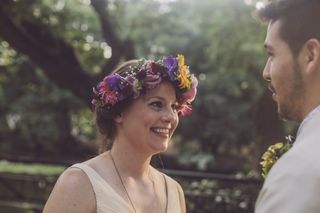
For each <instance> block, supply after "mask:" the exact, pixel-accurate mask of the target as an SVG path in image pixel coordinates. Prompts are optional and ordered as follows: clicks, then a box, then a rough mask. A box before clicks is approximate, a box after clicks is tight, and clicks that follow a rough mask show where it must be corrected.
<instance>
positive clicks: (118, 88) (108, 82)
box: [92, 55, 198, 116]
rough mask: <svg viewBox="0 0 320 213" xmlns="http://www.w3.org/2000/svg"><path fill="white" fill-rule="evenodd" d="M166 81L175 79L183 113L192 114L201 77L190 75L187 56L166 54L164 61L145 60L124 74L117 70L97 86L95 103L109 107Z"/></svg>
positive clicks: (94, 94)
mask: <svg viewBox="0 0 320 213" xmlns="http://www.w3.org/2000/svg"><path fill="white" fill-rule="evenodd" d="M163 80H168V81H169V82H171V83H172V84H173V85H174V87H175V89H176V90H177V91H178V92H179V94H181V95H180V96H179V100H178V103H179V106H180V109H179V113H180V114H181V115H183V116H184V115H188V114H190V113H191V102H192V101H193V100H194V98H195V96H196V92H197V85H198V80H197V79H196V77H195V76H194V75H192V74H190V71H189V67H188V66H187V65H185V64H184V56H183V55H178V56H177V57H173V56H166V57H164V58H163V59H162V60H160V61H152V60H141V61H140V63H138V65H136V66H133V67H130V71H129V72H126V73H125V74H124V75H123V76H122V75H119V74H118V73H114V74H111V75H108V76H106V77H105V78H104V79H103V81H101V82H99V83H98V85H97V86H96V87H94V88H93V100H92V104H93V105H94V106H102V107H104V106H106V107H108V108H109V109H110V108H111V107H113V106H115V105H116V104H117V103H119V102H121V101H123V100H125V99H127V98H129V97H133V98H137V97H139V96H140V94H141V93H144V92H145V91H146V90H148V89H152V88H155V87H156V86H157V85H158V84H160V83H161V82H162V81H163Z"/></svg>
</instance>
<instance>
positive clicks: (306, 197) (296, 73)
mask: <svg viewBox="0 0 320 213" xmlns="http://www.w3.org/2000/svg"><path fill="white" fill-rule="evenodd" d="M257 12H258V16H259V18H260V20H262V21H264V22H265V23H267V24H268V30H267V35H266V39H265V44H264V46H265V49H266V51H267V53H268V55H269V57H268V61H267V62H266V65H265V68H264V71H263V77H264V79H265V80H266V81H268V83H269V89H270V90H271V92H272V98H273V99H274V101H275V102H276V103H277V106H278V113H279V115H280V117H281V118H283V119H285V120H293V121H297V122H301V124H300V127H299V129H298V132H297V137H296V141H295V143H294V145H293V147H292V148H291V149H290V150H289V151H288V152H287V153H285V154H284V155H283V156H282V157H281V158H280V159H279V160H278V161H277V163H276V164H275V165H274V166H273V167H272V169H271V170H270V172H269V174H268V176H267V179H266V181H265V183H264V185H263V187H262V190H261V192H260V194H259V197H258V199H257V202H256V208H255V212H256V213H280V212H281V213H319V212H320V24H319V23H320V0H271V1H269V3H268V4H267V5H266V6H265V7H264V8H262V9H261V10H259V11H257ZM270 128H272V127H270Z"/></svg>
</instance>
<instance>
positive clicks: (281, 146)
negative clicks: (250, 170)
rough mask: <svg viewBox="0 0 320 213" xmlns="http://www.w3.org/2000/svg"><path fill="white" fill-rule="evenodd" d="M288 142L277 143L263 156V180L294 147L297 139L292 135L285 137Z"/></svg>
mask: <svg viewBox="0 0 320 213" xmlns="http://www.w3.org/2000/svg"><path fill="white" fill-rule="evenodd" d="M285 139H286V142H284V143H282V142H279V143H276V144H273V145H271V146H269V148H268V149H267V151H266V152H265V153H264V154H263V155H262V158H261V162H260V164H261V166H262V174H261V175H262V178H263V179H266V178H267V176H268V173H269V171H270V169H271V168H272V166H273V165H274V164H275V163H276V162H277V160H279V158H280V157H281V156H282V155H283V154H285V153H286V152H287V151H288V150H289V149H290V148H291V147H292V146H293V142H294V140H295V138H294V137H293V136H291V135H288V136H286V137H285Z"/></svg>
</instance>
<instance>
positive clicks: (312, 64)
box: [301, 38, 320, 75]
mask: <svg viewBox="0 0 320 213" xmlns="http://www.w3.org/2000/svg"><path fill="white" fill-rule="evenodd" d="M301 55H302V63H303V66H304V68H305V73H306V74H307V75H310V74H313V73H314V72H316V71H317V70H318V69H319V67H320V41H319V40H317V39H315V38H312V39H309V40H308V41H307V42H306V43H305V44H304V45H303V47H302V50H301Z"/></svg>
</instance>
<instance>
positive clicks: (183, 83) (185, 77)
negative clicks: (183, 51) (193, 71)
mask: <svg viewBox="0 0 320 213" xmlns="http://www.w3.org/2000/svg"><path fill="white" fill-rule="evenodd" d="M177 59H178V65H179V74H178V79H179V80H180V84H179V87H180V88H187V89H190V88H191V75H190V73H189V67H188V66H187V65H185V64H184V56H183V55H180V54H179V55H178V58H177Z"/></svg>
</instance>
